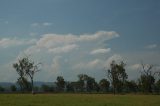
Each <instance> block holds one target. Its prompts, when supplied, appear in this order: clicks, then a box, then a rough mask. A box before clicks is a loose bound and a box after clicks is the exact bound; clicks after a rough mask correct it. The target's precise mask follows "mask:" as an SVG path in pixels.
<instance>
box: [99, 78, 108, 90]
mask: <svg viewBox="0 0 160 106" xmlns="http://www.w3.org/2000/svg"><path fill="white" fill-rule="evenodd" d="M109 85H110V82H109V81H108V80H107V79H101V80H100V82H99V86H100V88H101V90H102V91H103V92H106V91H108V90H109Z"/></svg>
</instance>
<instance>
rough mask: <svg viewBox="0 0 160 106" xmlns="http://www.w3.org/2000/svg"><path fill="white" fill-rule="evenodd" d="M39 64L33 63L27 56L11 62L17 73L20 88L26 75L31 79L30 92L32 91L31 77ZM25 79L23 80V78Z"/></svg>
mask: <svg viewBox="0 0 160 106" xmlns="http://www.w3.org/2000/svg"><path fill="white" fill-rule="evenodd" d="M39 65H40V63H38V64H35V63H34V62H33V61H32V60H30V59H29V58H28V56H26V57H23V58H22V59H19V60H18V62H17V63H14V64H13V67H14V68H15V69H16V71H17V73H18V74H19V76H20V77H19V79H18V83H19V85H20V87H21V89H22V87H23V86H22V84H23V83H24V81H26V79H27V77H29V78H30V80H31V89H32V93H34V89H33V88H34V85H33V78H34V74H35V73H36V72H38V71H39ZM24 79H25V80H24Z"/></svg>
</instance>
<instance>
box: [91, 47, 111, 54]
mask: <svg viewBox="0 0 160 106" xmlns="http://www.w3.org/2000/svg"><path fill="white" fill-rule="evenodd" d="M110 51H111V48H107V49H96V50H93V51H91V53H90V54H92V55H94V54H105V53H108V52H110Z"/></svg>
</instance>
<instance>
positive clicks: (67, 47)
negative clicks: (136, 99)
mask: <svg viewBox="0 0 160 106" xmlns="http://www.w3.org/2000/svg"><path fill="white" fill-rule="evenodd" d="M159 28H160V1H159V0H154V1H153V0H12V1H11V0H0V58H1V60H0V67H1V68H0V81H12V82H14V81H16V79H17V77H18V76H17V74H16V72H15V70H14V69H13V68H12V64H13V63H14V62H16V60H17V59H18V57H22V56H23V55H24V54H31V58H33V59H34V60H35V61H40V62H42V63H43V66H42V71H41V72H39V73H37V74H36V76H35V80H37V81H55V79H56V77H57V76H58V75H62V76H64V78H65V79H66V80H69V81H70V80H77V74H81V73H85V74H88V75H91V76H93V77H95V78H96V79H97V80H99V79H101V78H105V72H104V71H103V67H105V66H106V67H107V66H108V64H109V63H110V61H111V60H113V59H115V60H117V61H118V60H124V61H126V63H127V66H126V71H127V73H128V74H129V78H130V79H136V78H137V77H138V74H139V70H140V65H139V64H140V62H141V61H144V63H146V64H154V65H155V68H156V69H158V68H159V67H160V66H159V65H160V64H159V63H160V60H159V59H160V42H159V41H160V35H159V34H160V30H159Z"/></svg>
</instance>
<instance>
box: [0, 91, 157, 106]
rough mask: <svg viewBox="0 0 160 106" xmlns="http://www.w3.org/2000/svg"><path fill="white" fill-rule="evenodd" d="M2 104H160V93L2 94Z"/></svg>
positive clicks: (51, 105) (132, 105)
mask: <svg viewBox="0 0 160 106" xmlns="http://www.w3.org/2000/svg"><path fill="white" fill-rule="evenodd" d="M0 106H160V95H112V94H36V95H32V94H0Z"/></svg>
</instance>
